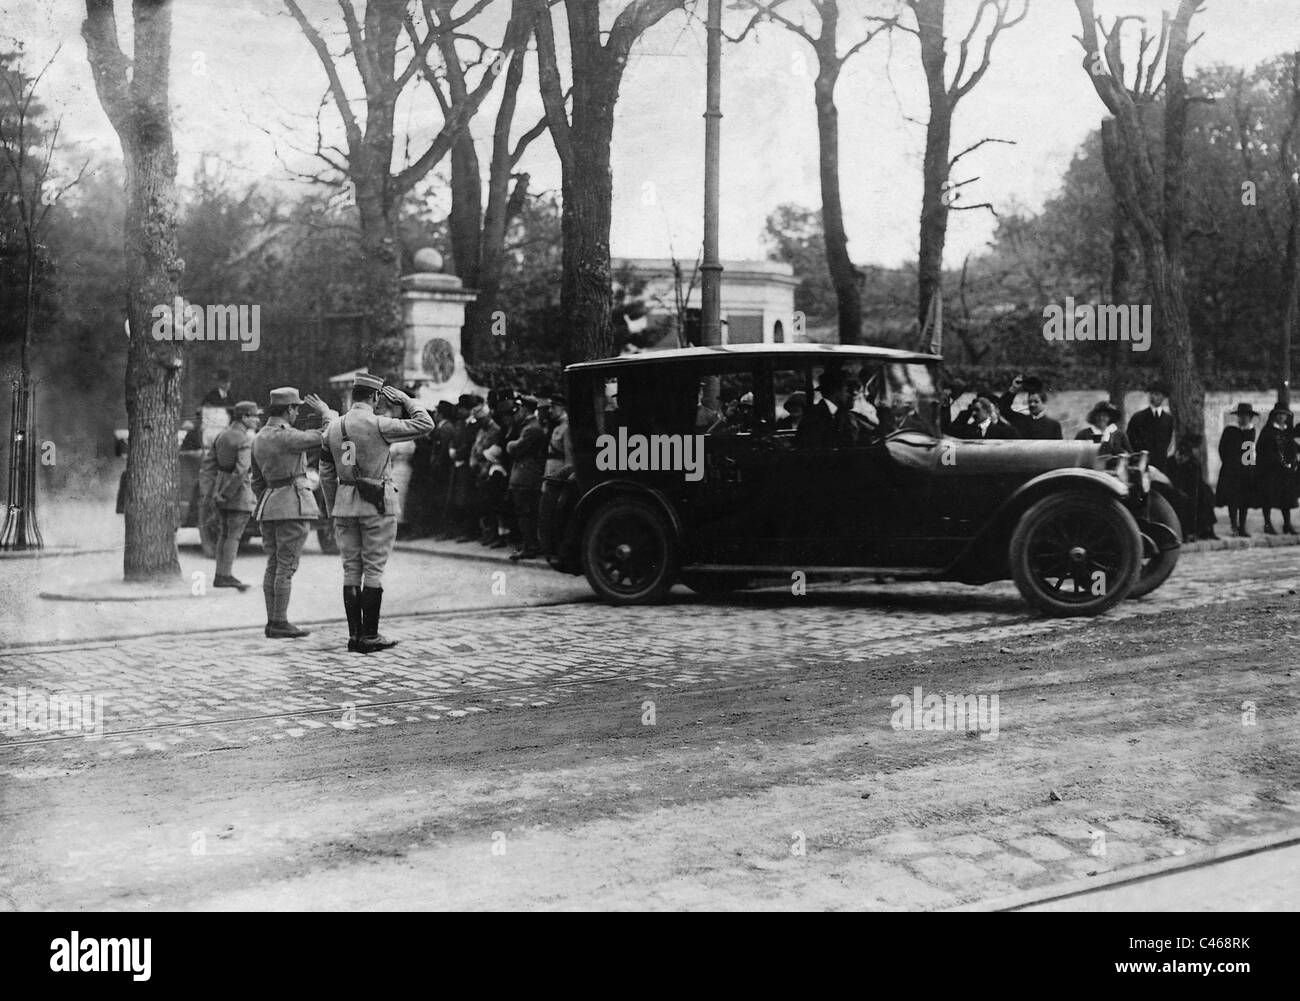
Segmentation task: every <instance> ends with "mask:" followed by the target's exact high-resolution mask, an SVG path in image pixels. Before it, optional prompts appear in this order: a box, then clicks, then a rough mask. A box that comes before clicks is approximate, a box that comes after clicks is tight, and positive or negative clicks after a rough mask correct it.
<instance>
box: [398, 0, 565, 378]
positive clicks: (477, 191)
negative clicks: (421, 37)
mask: <svg viewBox="0 0 1300 1001" xmlns="http://www.w3.org/2000/svg"><path fill="white" fill-rule="evenodd" d="M423 3H424V10H425V16H426V18H427V19H428V20H429V22H430V23H433V24H438V25H442V24H446V23H447V22H449V21H450V20H452V16H451V8H452V7H453V5H454V0H423ZM520 19H521V20H520V28H521V32H531V30H532V10H531V8H529V9H525V10H523V11H521V13H520ZM413 40H414V39H413ZM457 41H466V42H469V43H470V44H471V45H472V46H473V47H476V48H477V49H478V51H479V54H480V57H481V54H482V53H483V52H486V51H490V50H489V49H488V47H487V46H485V45H484V43H483V42H482V41H481V40H479V39H478V38H476V37H474V36H470V35H458V34H453V33H451V32H440V33H439V35H438V48H439V51H440V52H441V55H442V62H443V67H444V73H443V75H444V76H445V78H446V79H445V84H444V81H443V80H441V79H440V78H439V77H437V76H434V75H431V74H428V75H426V78H427V79H428V81H429V84H430V86H431V87H432V88H433V91H434V94H435V96H436V97H437V99H438V103H439V105H440V106H441V107H442V109H443V114H444V115H446V114H449V113H450V112H451V109H452V108H454V107H455V106H456V105H458V104H461V103H463V102H464V101H466V100H468V99H469V85H468V82H467V75H468V73H469V71H470V69H471V65H470V64H469V62H468V60H465V59H463V58H462V57H461V55H460V54H459V51H458V48H457ZM501 58H502V57H498V60H500V59H501ZM526 58H527V51H526V49H525V48H524V47H523V46H520V47H519V48H518V49H516V50H515V51H514V52H513V53H511V55H510V57H509V59H508V61H507V62H506V67H505V79H504V81H503V85H502V86H503V89H502V93H501V103H500V104H499V105H498V107H497V114H496V120H495V122H494V124H493V128H492V149H491V154H490V157H489V160H488V184H487V205H486V208H485V207H484V204H483V183H482V181H483V179H482V173H481V169H482V168H481V166H480V163H479V157H478V150H477V149H476V148H475V145H474V137H473V136H472V135H471V134H470V132H469V130H468V129H467V130H465V131H463V132H462V133H461V134H460V137H459V138H458V139H457V140H456V142H455V144H454V145H453V147H452V151H451V216H450V218H449V220H448V232H449V235H450V238H451V252H452V257H453V259H454V261H455V270H456V274H457V276H458V277H460V278H461V279H462V280H463V281H464V282H465V284H466V286H468V287H470V288H474V289H477V290H478V298H477V299H475V301H474V302H472V303H470V304H469V306H467V307H466V310H465V342H464V343H465V357H466V358H467V359H469V360H470V361H471V362H473V361H476V360H482V359H487V358H488V357H490V354H491V351H490V347H491V342H492V333H493V327H494V319H493V314H494V313H495V312H496V304H497V297H498V294H499V292H500V288H501V271H502V267H503V264H504V261H505V249H506V246H505V245H506V231H507V229H508V228H509V226H510V223H511V222H512V221H513V220H514V219H516V218H518V216H519V213H520V212H521V211H522V210H523V207H524V204H525V203H526V201H527V199H528V185H529V181H530V178H529V175H528V174H526V173H515V167H516V166H518V164H519V161H520V159H521V158H522V157H523V155H524V153H525V152H526V151H527V149H528V147H529V145H531V144H532V142H533V140H534V139H536V138H537V137H538V136H540V135H541V134H542V133H543V132H545V131H546V119H545V117H543V118H542V119H541V120H540V121H538V122H536V123H535V124H534V125H533V126H532V127H530V128H529V129H528V130H527V131H525V132H524V133H523V134H522V135H521V136H520V137H519V138H518V139H517V140H516V141H515V142H514V144H513V145H511V136H512V127H513V125H514V119H515V109H516V107H517V105H518V99H519V87H520V85H521V84H522V82H523V78H524V63H525V60H526ZM497 66H498V67H499V66H500V62H498V63H497ZM512 181H513V185H512V183H511V182H512Z"/></svg>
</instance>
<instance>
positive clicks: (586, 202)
mask: <svg viewBox="0 0 1300 1001" xmlns="http://www.w3.org/2000/svg"><path fill="white" fill-rule="evenodd" d="M612 108H613V106H612V104H611V105H610V111H611V112H612ZM612 132H613V117H612V114H611V115H609V116H608V117H604V116H592V117H591V118H585V119H584V118H581V117H579V115H578V113H577V109H576V107H575V109H574V122H573V132H572V136H573V155H574V161H575V166H574V170H573V171H571V172H569V174H568V176H566V177H565V178H564V183H563V188H562V190H563V198H564V211H563V215H562V219H561V232H562V233H563V238H564V251H563V254H562V262H563V269H564V278H563V281H562V283H561V285H560V310H561V312H562V313H563V315H564V317H565V320H566V322H567V323H568V326H569V336H568V337H567V338H566V340H565V357H564V358H563V362H564V364H566V365H568V364H570V363H572V362H576V361H585V360H588V359H592V358H607V357H609V355H611V354H613V351H614V331H613V324H612V321H611V312H612V310H613V308H614V293H613V288H612V285H611V275H610V262H609V231H610V226H611V225H612V222H613V200H614V179H613V175H612V173H611V171H610V163H609V144H610V137H611V134H612Z"/></svg>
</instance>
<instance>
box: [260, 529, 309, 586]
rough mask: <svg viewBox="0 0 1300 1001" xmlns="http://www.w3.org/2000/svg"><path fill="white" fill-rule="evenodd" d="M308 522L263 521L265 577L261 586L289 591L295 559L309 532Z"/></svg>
mask: <svg viewBox="0 0 1300 1001" xmlns="http://www.w3.org/2000/svg"><path fill="white" fill-rule="evenodd" d="M311 525H312V523H311V522H310V521H264V522H262V547H263V548H264V549H265V550H266V574H265V575H264V576H263V578H262V587H263V589H265V588H272V587H278V588H284V589H286V590H287V589H288V587H289V586H290V584H292V583H293V575H294V573H295V571H297V569H298V558H299V557H300V556H301V555H302V547H303V545H304V544H305V543H306V541H307V533H308V532H309V531H311Z"/></svg>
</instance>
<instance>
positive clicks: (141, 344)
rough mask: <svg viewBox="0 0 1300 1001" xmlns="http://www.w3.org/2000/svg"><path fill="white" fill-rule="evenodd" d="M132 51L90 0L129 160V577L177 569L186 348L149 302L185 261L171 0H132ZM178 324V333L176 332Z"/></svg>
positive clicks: (108, 95) (101, 84) (100, 67)
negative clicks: (157, 321)
mask: <svg viewBox="0 0 1300 1001" xmlns="http://www.w3.org/2000/svg"><path fill="white" fill-rule="evenodd" d="M133 11H134V18H133V20H134V33H135V50H134V59H133V60H132V61H131V63H130V66H131V67H132V73H131V74H130V75H129V78H128V72H127V69H128V63H127V61H126V59H125V57H124V56H123V55H122V53H121V50H120V49H119V47H118V42H117V29H116V24H115V21H114V16H113V4H112V2H111V0H86V23H85V26H84V28H83V35H84V36H85V39H86V48H87V54H88V55H89V58H90V64H91V70H92V73H93V75H94V77H95V86H96V90H97V92H98V94H99V98H100V103H101V104H102V105H103V106H104V110H105V111H106V112H107V114H108V117H109V120H110V121H111V122H112V124H113V127H114V129H115V130H116V131H117V134H118V138H119V139H120V141H121V143H122V153H123V158H124V160H125V164H126V189H127V205H126V222H125V251H126V262H127V311H128V316H129V323H130V339H129V343H128V347H127V362H126V413H127V426H128V428H129V433H130V451H129V453H128V456H127V463H126V519H125V520H126V552H125V555H124V557H123V570H124V573H125V576H126V579H127V580H129V581H150V580H159V579H169V578H176V577H179V576H180V562H179V560H178V558H177V554H176V458H177V441H176V430H177V426H178V424H179V420H180V410H181V354H180V345H179V343H177V342H176V341H157V340H155V339H154V338H153V336H152V327H153V317H152V315H151V313H152V310H153V308H154V307H155V306H157V305H165V306H168V307H170V305H171V303H172V302H173V300H174V299H175V297H176V295H177V294H178V292H179V286H180V275H181V272H182V270H183V268H184V262H183V261H181V260H180V257H179V254H178V251H177V243H176V154H175V150H174V149H173V146H172V130H171V109H170V103H169V97H168V74H169V72H170V69H171V3H170V0H135V2H134V5H133ZM174 333H178V332H175V331H174Z"/></svg>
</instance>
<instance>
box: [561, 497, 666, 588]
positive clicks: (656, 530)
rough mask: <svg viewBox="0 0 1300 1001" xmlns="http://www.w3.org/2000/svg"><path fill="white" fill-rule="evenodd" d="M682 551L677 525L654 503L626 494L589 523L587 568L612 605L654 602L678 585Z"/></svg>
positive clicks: (590, 579)
mask: <svg viewBox="0 0 1300 1001" xmlns="http://www.w3.org/2000/svg"><path fill="white" fill-rule="evenodd" d="M676 550H677V546H676V542H675V540H674V538H673V532H672V529H671V528H670V527H669V525H668V522H667V520H666V519H665V518H664V516H663V515H662V514H661V513H660V512H659V511H658V510H657V509H656V508H655V507H654V506H653V505H651V504H648V503H646V502H645V501H641V500H637V499H635V498H631V497H628V498H620V499H618V500H613V501H610V502H609V503H608V504H605V505H604V506H603V507H601V508H599V509H598V510H597V511H596V513H595V514H593V515H592V517H591V519H590V520H589V521H588V522H587V525H586V528H585V529H584V531H583V535H582V570H583V573H585V574H586V575H587V583H589V584H590V585H591V589H592V590H593V591H595V592H596V593H597V594H598V595H600V596H601V597H602V598H604V599H605V600H606V601H608V602H610V603H611V604H616V605H643V604H648V603H651V602H655V601H658V600H659V599H660V598H662V597H663V596H664V594H665V593H667V591H668V589H669V588H670V587H671V586H672V583H673V580H674V579H675V578H676V576H677V552H676Z"/></svg>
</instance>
